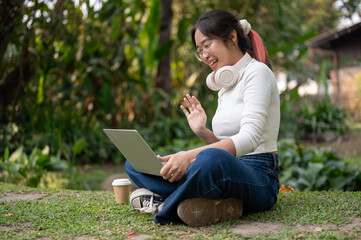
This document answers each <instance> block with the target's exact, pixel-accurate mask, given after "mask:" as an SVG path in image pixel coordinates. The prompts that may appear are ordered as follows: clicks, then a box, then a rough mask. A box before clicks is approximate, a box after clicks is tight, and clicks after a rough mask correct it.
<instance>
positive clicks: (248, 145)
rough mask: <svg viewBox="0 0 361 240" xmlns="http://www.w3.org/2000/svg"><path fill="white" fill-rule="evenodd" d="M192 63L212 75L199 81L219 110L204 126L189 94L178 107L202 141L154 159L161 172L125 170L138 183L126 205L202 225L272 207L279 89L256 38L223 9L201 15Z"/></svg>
mask: <svg viewBox="0 0 361 240" xmlns="http://www.w3.org/2000/svg"><path fill="white" fill-rule="evenodd" d="M192 39H193V44H194V46H195V48H196V53H195V55H196V57H197V59H198V60H200V61H202V62H204V63H205V64H207V65H208V66H209V67H210V68H211V69H212V70H213V72H212V73H211V74H210V75H209V76H208V77H207V80H206V83H207V85H208V87H209V88H210V89H212V90H215V91H219V92H218V108H217V111H216V114H215V115H214V118H213V121H212V128H213V131H211V130H209V129H207V128H206V121H207V116H206V113H205V111H204V109H203V107H202V105H201V103H200V102H199V101H198V99H197V98H196V97H195V96H191V95H189V94H187V95H186V97H185V98H184V103H185V105H186V107H184V106H181V109H182V110H183V112H184V114H185V116H186V118H187V120H188V123H189V126H190V128H191V129H192V131H193V132H194V133H195V134H196V135H197V136H198V137H200V138H201V139H202V140H203V141H204V142H205V143H206V145H205V146H202V147H199V148H195V149H191V150H188V151H184V152H181V153H177V154H171V155H167V156H163V157H160V156H158V158H159V160H160V161H162V162H166V164H165V165H164V167H163V168H162V169H161V171H160V173H161V175H162V177H158V176H151V175H147V174H144V173H140V172H137V171H136V170H135V169H134V168H133V167H132V166H131V165H130V164H129V162H126V164H125V169H126V171H127V173H128V175H129V177H130V178H131V179H132V180H133V182H134V183H135V184H137V185H138V186H139V187H141V188H145V189H140V190H138V191H137V192H136V194H133V195H132V196H131V199H130V201H131V203H132V205H133V207H134V208H135V209H138V210H140V211H141V212H152V213H154V214H156V215H155V217H154V222H156V223H159V224H169V223H172V222H177V221H180V220H181V221H183V222H185V223H186V224H188V225H191V226H203V225H209V224H213V223H215V222H217V221H225V220H231V219H238V218H240V217H241V215H242V214H243V213H249V212H260V211H266V210H269V209H271V208H272V207H273V206H274V204H275V203H276V201H277V195H278V190H279V181H278V174H279V167H278V155H277V137H278V129H279V121H280V102H279V93H278V88H277V84H276V80H275V77H274V75H273V73H272V71H271V69H270V64H269V62H268V57H267V52H266V50H265V47H264V45H263V42H262V40H261V38H260V37H259V36H258V34H257V33H255V32H254V31H253V30H251V26H250V24H248V23H247V21H244V20H243V21H239V20H238V19H236V17H235V16H233V15H232V14H231V13H229V12H226V11H224V10H213V11H210V12H206V13H204V14H203V15H202V16H201V17H200V18H199V20H198V21H197V23H196V25H195V27H194V28H193V30H192Z"/></svg>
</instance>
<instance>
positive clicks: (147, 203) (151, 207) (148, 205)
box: [136, 195, 159, 213]
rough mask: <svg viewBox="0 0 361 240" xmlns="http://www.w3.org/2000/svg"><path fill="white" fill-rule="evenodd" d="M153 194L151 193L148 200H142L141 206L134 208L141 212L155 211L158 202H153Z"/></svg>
mask: <svg viewBox="0 0 361 240" xmlns="http://www.w3.org/2000/svg"><path fill="white" fill-rule="evenodd" d="M153 196H154V195H152V197H151V198H150V200H148V199H144V200H143V202H142V205H143V207H141V208H136V210H139V211H140V212H141V213H157V212H158V210H159V209H158V206H159V204H154V201H153Z"/></svg>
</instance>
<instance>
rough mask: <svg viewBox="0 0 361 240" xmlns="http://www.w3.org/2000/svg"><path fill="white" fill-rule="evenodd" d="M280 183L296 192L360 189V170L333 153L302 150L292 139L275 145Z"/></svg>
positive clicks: (311, 149)
mask: <svg viewBox="0 0 361 240" xmlns="http://www.w3.org/2000/svg"><path fill="white" fill-rule="evenodd" d="M278 149H279V158H280V168H281V175H280V182H281V183H282V184H286V185H290V186H292V187H293V188H295V189H297V190H300V191H302V190H336V191H339V190H340V191H359V190H361V169H359V168H358V167H357V166H356V165H353V164H349V163H345V162H344V161H342V159H341V158H340V157H338V156H337V155H336V154H335V153H333V152H330V151H321V150H319V149H313V148H304V146H303V145H301V144H300V143H295V142H294V141H293V140H289V139H288V140H281V141H280V142H279V148H278Z"/></svg>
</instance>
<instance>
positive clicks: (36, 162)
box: [0, 146, 68, 187]
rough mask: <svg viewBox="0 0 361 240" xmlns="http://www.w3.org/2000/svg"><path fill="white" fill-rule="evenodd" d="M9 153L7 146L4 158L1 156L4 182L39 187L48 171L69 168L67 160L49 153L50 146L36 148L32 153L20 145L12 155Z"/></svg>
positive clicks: (0, 165) (1, 177)
mask: <svg viewBox="0 0 361 240" xmlns="http://www.w3.org/2000/svg"><path fill="white" fill-rule="evenodd" d="M9 153H10V152H9V149H8V148H7V149H6V150H5V154H4V158H0V170H1V173H0V180H1V181H4V182H8V183H15V184H20V183H22V184H24V185H25V186H29V187H37V186H38V185H39V183H40V180H41V178H42V176H43V175H44V174H45V173H46V172H48V171H64V170H67V169H68V164H67V162H66V161H64V160H62V159H60V158H59V157H57V156H51V155H49V147H48V146H46V147H45V148H44V149H43V150H40V149H38V148H34V149H33V150H32V152H31V154H30V155H27V154H26V153H25V152H24V151H23V147H19V148H18V149H17V150H16V151H14V152H13V153H12V154H11V155H10V154H9Z"/></svg>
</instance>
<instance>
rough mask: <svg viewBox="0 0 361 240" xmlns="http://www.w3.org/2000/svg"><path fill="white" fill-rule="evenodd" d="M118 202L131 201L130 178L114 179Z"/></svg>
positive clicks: (113, 183) (113, 184)
mask: <svg viewBox="0 0 361 240" xmlns="http://www.w3.org/2000/svg"><path fill="white" fill-rule="evenodd" d="M112 186H113V189H114V195H115V201H116V203H129V192H130V181H129V179H128V178H120V179H114V180H113V182H112Z"/></svg>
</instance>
